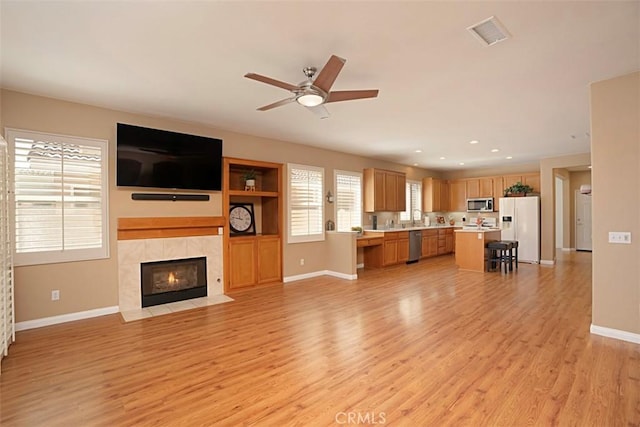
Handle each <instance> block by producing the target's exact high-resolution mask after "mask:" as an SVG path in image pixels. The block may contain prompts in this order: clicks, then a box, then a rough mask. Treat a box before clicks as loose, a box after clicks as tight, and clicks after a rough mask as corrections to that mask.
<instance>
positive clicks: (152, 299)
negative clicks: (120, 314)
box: [140, 257, 207, 307]
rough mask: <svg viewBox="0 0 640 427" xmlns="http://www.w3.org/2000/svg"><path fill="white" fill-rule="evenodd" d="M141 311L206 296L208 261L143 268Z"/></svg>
mask: <svg viewBox="0 0 640 427" xmlns="http://www.w3.org/2000/svg"><path fill="white" fill-rule="evenodd" d="M140 276H141V280H140V286H141V288H142V289H141V290H142V307H149V306H152V305H158V304H166V303H169V302H175V301H183V300H187V299H191V298H199V297H206V296H207V258H206V257H199V258H185V259H176V260H169V261H156V262H143V263H141V264H140Z"/></svg>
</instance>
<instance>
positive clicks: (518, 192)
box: [504, 181, 533, 197]
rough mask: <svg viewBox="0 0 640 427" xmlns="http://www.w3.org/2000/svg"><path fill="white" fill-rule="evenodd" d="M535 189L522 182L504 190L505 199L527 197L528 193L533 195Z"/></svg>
mask: <svg viewBox="0 0 640 427" xmlns="http://www.w3.org/2000/svg"><path fill="white" fill-rule="evenodd" d="M532 192H533V187H531V186H530V185H526V184H523V183H521V182H520V181H518V182H516V183H515V184H513V185H512V186H511V187H507V188H505V189H504V196H505V197H525V196H526V195H527V193H532Z"/></svg>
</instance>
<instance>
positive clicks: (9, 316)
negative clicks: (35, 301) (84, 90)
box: [0, 136, 16, 372]
mask: <svg viewBox="0 0 640 427" xmlns="http://www.w3.org/2000/svg"><path fill="white" fill-rule="evenodd" d="M8 166H9V153H8V149H7V143H6V142H5V140H4V139H3V138H2V137H1V136H0V361H1V360H2V358H3V357H4V356H7V355H8V354H9V345H11V343H12V342H14V341H15V340H16V331H15V310H14V305H15V304H14V300H15V298H14V293H13V288H14V286H13V262H12V257H13V249H12V244H11V224H10V221H9V200H8V195H9V188H10V185H9V167H8ZM0 372H1V369H0Z"/></svg>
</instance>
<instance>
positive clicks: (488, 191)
mask: <svg viewBox="0 0 640 427" xmlns="http://www.w3.org/2000/svg"><path fill="white" fill-rule="evenodd" d="M493 194H494V193H493V178H474V179H468V180H467V198H468V199H473V198H477V197H495V196H494V195H493Z"/></svg>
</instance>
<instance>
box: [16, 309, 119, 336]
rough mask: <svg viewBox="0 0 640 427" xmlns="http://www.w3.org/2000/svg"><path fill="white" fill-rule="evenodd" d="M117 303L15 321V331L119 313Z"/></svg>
mask: <svg viewBox="0 0 640 427" xmlns="http://www.w3.org/2000/svg"><path fill="white" fill-rule="evenodd" d="M119 312H120V308H119V307H118V306H117V305H114V306H112V307H103V308H96V309H93V310H87V311H79V312H77V313H68V314H61V315H59V316H51V317H43V318H42V319H34V320H25V321H24V322H18V323H16V332H18V331H26V330H27V329H35V328H42V327H43V326H51V325H57V324H59V323H66V322H73V321H74V320H82V319H89V318H91V317H98V316H104V315H107V314H114V313H119Z"/></svg>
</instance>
